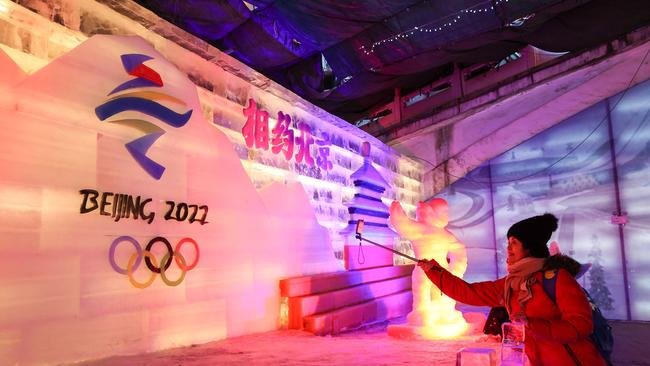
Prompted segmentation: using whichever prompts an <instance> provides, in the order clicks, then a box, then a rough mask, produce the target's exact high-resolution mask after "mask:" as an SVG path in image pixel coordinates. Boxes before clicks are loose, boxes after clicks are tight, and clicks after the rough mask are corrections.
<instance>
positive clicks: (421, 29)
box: [359, 0, 509, 55]
mask: <svg viewBox="0 0 650 366" xmlns="http://www.w3.org/2000/svg"><path fill="white" fill-rule="evenodd" d="M508 1H509V0H496V1H495V2H494V5H490V6H485V7H479V6H481V5H483V4H484V3H483V4H478V5H475V6H473V7H471V8H467V9H463V10H460V11H458V12H456V13H453V14H451V15H448V16H446V17H444V18H442V19H446V21H444V22H442V23H441V22H440V21H441V19H437V20H435V21H433V22H429V23H426V24H423V25H419V26H415V27H413V28H411V29H407V30H405V31H403V32H400V33H397V34H395V35H393V36H391V37H388V38H384V39H382V40H380V41H376V42H373V43H372V44H371V45H370V46H368V47H366V46H365V45H362V46H361V47H359V50H361V51H362V52H363V53H365V54H366V55H370V54H372V53H373V52H375V49H376V48H378V47H380V46H382V45H384V44H386V43H389V42H395V41H397V40H402V39H406V38H409V37H411V36H413V35H415V34H419V33H436V32H440V31H442V30H445V29H447V28H449V27H451V26H453V25H455V24H456V23H458V22H460V21H461V19H463V18H464V17H466V16H468V15H475V14H483V13H486V14H487V13H488V12H494V6H496V5H499V4H501V3H507V2H508Z"/></svg>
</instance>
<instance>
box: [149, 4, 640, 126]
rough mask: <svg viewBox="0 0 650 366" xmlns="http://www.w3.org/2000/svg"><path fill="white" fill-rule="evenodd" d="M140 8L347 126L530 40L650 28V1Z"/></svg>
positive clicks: (579, 43)
mask: <svg viewBox="0 0 650 366" xmlns="http://www.w3.org/2000/svg"><path fill="white" fill-rule="evenodd" d="M137 2H138V3H139V4H140V5H142V6H144V7H146V8H148V9H150V10H151V11H153V12H154V13H156V14H158V15H159V16H160V17H162V18H164V19H166V20H167V21H169V22H171V23H173V24H175V25H177V26H178V27H180V28H182V29H184V30H186V31H188V32H190V33H192V34H194V35H196V36H198V37H199V38H201V39H203V40H205V41H207V42H208V43H210V44H212V45H214V46H216V47H217V48H219V49H221V50H223V51H225V52H227V53H229V54H230V55H232V56H233V57H235V58H237V59H239V60H240V61H242V62H244V63H246V64H248V65H249V66H251V67H252V68H254V69H255V70H257V71H259V72H261V73H262V74H264V75H266V76H268V77H270V78H272V79H274V80H275V81H277V82H278V83H280V84H282V85H284V86H285V87H287V88H288V89H291V90H293V91H294V92H295V93H296V94H298V95H300V96H302V97H303V98H305V99H307V100H309V101H310V102H312V103H314V104H316V105H318V106H320V107H322V108H323V109H325V110H327V111H328V112H330V113H332V114H335V115H338V116H339V117H341V118H343V119H346V120H348V121H355V120H357V119H359V118H361V117H364V116H366V114H367V112H368V110H370V109H372V108H373V107H374V106H377V105H381V104H385V103H387V102H389V101H390V100H392V98H393V95H394V90H395V88H399V89H401V91H402V94H405V93H408V92H410V91H412V90H415V89H417V88H419V87H422V86H424V85H427V84H429V83H431V82H432V81H434V80H436V79H438V78H440V77H441V76H445V75H447V74H449V73H451V71H452V70H453V65H454V64H459V65H460V66H468V65H472V64H479V63H497V62H498V61H500V60H502V59H503V58H505V57H507V56H508V55H510V54H512V53H513V52H515V51H517V50H519V49H521V48H523V47H525V46H526V45H529V44H530V45H533V46H535V47H538V48H541V49H543V50H546V51H552V52H570V51H577V50H581V49H585V48H588V47H592V46H595V45H598V44H600V43H603V42H605V41H607V40H611V39H613V38H616V37H618V36H620V35H622V34H625V33H627V32H630V31H632V30H634V29H636V28H639V27H640V26H642V25H644V24H648V23H649V22H650V0H573V1H558V0H487V1H486V0H426V1H422V0H419V1H416V0H348V1H321V0H248V1H247V2H244V1H242V0H173V1H172V0H170V1H155V0H137ZM323 59H324V60H326V64H327V66H326V65H325V63H324V62H323Z"/></svg>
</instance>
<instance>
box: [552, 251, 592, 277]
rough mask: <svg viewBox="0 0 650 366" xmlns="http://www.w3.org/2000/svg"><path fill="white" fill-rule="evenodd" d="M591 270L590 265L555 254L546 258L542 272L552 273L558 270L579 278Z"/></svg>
mask: <svg viewBox="0 0 650 366" xmlns="http://www.w3.org/2000/svg"><path fill="white" fill-rule="evenodd" d="M589 268H591V263H586V264H581V263H580V262H578V261H577V260H575V259H573V258H571V257H569V256H568V255H564V254H555V255H552V256H550V257H547V258H546V261H544V267H543V268H542V270H543V271H552V270H558V269H565V270H567V271H568V272H569V273H570V274H571V275H572V276H573V277H575V278H580V277H581V276H582V275H584V274H585V272H587V270H588V269H589Z"/></svg>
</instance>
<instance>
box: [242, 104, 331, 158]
mask: <svg viewBox="0 0 650 366" xmlns="http://www.w3.org/2000/svg"><path fill="white" fill-rule="evenodd" d="M242 112H243V114H244V116H246V123H245V124H244V126H243V127H242V135H243V136H244V140H245V141H246V146H248V148H253V147H254V148H256V149H263V150H268V149H269V143H270V145H271V152H272V153H273V154H276V155H277V154H280V153H281V154H282V155H283V156H284V158H285V159H286V160H291V159H292V158H293V157H294V147H295V150H297V151H296V154H295V159H296V161H297V162H298V163H303V162H304V163H305V164H307V165H309V166H314V165H315V164H316V165H317V166H318V167H319V168H321V169H323V170H330V169H332V167H333V164H332V162H331V161H329V160H328V159H329V152H330V148H329V147H330V146H331V145H332V143H331V141H330V136H329V134H327V133H322V136H323V138H322V139H320V140H316V139H314V136H313V133H312V129H311V127H310V126H309V125H308V124H306V123H304V122H299V123H298V124H297V131H298V132H299V134H296V133H294V130H293V129H292V128H291V116H289V115H288V114H284V113H283V112H281V111H280V112H278V121H277V123H276V124H275V126H274V127H273V129H271V131H269V114H268V112H266V111H263V110H260V109H258V106H257V103H256V102H255V100H254V99H250V100H249V106H248V107H247V108H244V109H243V110H242ZM269 132H270V139H269ZM296 135H298V136H296ZM314 144H316V152H317V157H316V161H314V158H313V157H312V155H311V147H312V145H314Z"/></svg>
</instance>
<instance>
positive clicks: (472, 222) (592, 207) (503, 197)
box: [439, 81, 650, 321]
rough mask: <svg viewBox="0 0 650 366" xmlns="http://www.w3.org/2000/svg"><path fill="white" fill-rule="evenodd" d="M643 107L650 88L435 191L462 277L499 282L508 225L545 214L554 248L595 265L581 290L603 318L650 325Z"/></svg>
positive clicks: (649, 143) (649, 151) (647, 133)
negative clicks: (461, 261) (464, 264)
mask: <svg viewBox="0 0 650 366" xmlns="http://www.w3.org/2000/svg"><path fill="white" fill-rule="evenodd" d="M648 98H650V81H646V82H644V83H641V84H639V85H637V86H635V87H633V88H631V89H628V90H626V91H624V92H622V93H620V94H618V95H615V96H612V97H610V98H608V99H606V100H604V101H602V102H600V103H597V104H595V105H593V106H591V107H589V108H587V109H586V110H584V111H582V112H580V113H578V114H576V115H574V116H573V117H571V118H569V119H567V120H565V121H564V122H562V123H560V124H558V125H556V126H554V127H552V128H550V129H548V130H546V131H544V132H543V133H540V134H539V135H537V136H535V137H534V138H532V139H530V140H528V141H526V142H524V143H522V144H521V145H519V146H517V147H515V148H513V149H511V150H509V151H507V152H505V153H503V154H501V155H500V156H498V157H496V158H494V159H492V160H491V161H488V162H487V163H485V164H483V165H482V166H481V167H480V168H478V169H476V170H474V171H472V172H471V173H470V174H468V175H467V176H466V177H464V178H463V179H461V180H459V181H458V182H456V183H455V184H453V185H451V186H450V187H448V188H447V189H446V190H444V191H443V192H441V193H440V194H439V196H440V197H444V198H445V199H447V200H448V202H449V204H450V206H451V207H454V210H453V211H452V215H453V216H452V221H451V224H450V226H449V228H450V229H451V230H452V231H453V232H454V233H455V234H456V235H457V236H458V237H459V238H460V239H461V240H462V241H463V242H464V243H465V244H466V245H467V246H468V258H469V264H468V269H467V273H466V278H467V279H469V280H470V281H479V280H484V279H492V278H496V277H500V276H504V275H505V273H506V272H505V255H506V253H505V250H506V238H505V234H506V232H507V230H508V228H509V227H510V225H512V224H513V223H515V222H517V221H518V220H521V219H523V218H526V217H528V216H532V215H536V214H541V213H543V212H546V211H548V212H552V213H554V214H556V215H557V216H558V217H559V218H560V223H559V229H558V230H557V231H556V232H555V234H554V236H553V238H552V240H556V241H557V242H558V243H559V245H560V247H561V248H562V251H563V252H565V253H567V254H569V255H571V256H573V257H575V258H576V259H577V260H579V261H582V262H591V263H593V267H592V268H591V269H590V270H589V272H587V274H586V275H585V276H584V277H582V279H581V282H582V285H583V286H584V287H585V288H586V289H587V290H588V291H589V292H590V293H591V294H592V297H593V298H594V299H595V300H596V301H597V302H598V303H599V305H600V308H601V309H602V310H603V312H604V313H605V316H607V317H608V318H612V319H628V318H630V319H634V320H644V321H647V320H650V310H649V309H650V307H649V306H648V305H649V304H648V299H649V298H650V290H649V289H648V286H647V285H646V283H647V280H648V277H649V276H650V255H648V254H647V253H648V251H647V248H648V246H649V245H650V242H649V240H650V239H648V238H650V224H649V223H650V210H649V209H648V207H650V204H649V203H650V185H649V184H648V182H649V181H650V164H649V163H648V162H650V124H649V123H648V122H649V121H650V105H649V104H648V103H647V100H648ZM617 197H620V212H619V207H618V206H619V203H617ZM493 213H494V214H493ZM621 223H624V224H621ZM486 233H493V235H491V236H487V235H486ZM494 233H495V234H494ZM495 248H496V254H497V255H494V253H495ZM626 287H628V289H627V290H626ZM628 312H629V313H628Z"/></svg>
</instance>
